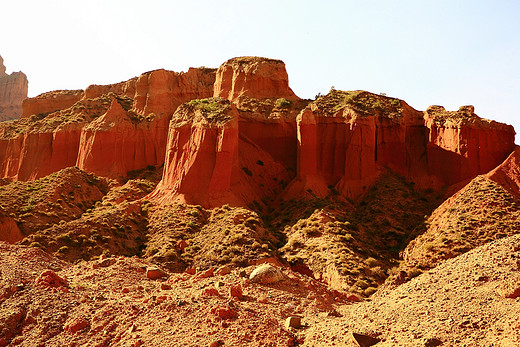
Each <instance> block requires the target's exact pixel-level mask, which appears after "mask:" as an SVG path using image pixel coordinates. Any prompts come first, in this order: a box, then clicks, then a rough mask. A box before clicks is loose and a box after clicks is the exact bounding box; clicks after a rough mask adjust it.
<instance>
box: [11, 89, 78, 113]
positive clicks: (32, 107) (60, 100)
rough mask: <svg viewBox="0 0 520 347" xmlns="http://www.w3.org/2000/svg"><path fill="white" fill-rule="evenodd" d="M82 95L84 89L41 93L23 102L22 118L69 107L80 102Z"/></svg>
mask: <svg viewBox="0 0 520 347" xmlns="http://www.w3.org/2000/svg"><path fill="white" fill-rule="evenodd" d="M82 96H83V90H56V91H53V92H48V93H43V94H40V95H38V96H37V97H35V98H28V99H25V100H24V101H23V104H22V108H23V112H22V116H21V117H20V118H26V117H30V116H31V115H33V114H34V115H38V114H45V113H51V112H54V111H58V110H63V109H66V108H69V107H71V106H72V105H74V104H75V103H76V102H78V101H79V100H80V99H81V98H82Z"/></svg>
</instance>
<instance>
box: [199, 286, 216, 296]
mask: <svg viewBox="0 0 520 347" xmlns="http://www.w3.org/2000/svg"><path fill="white" fill-rule="evenodd" d="M202 295H204V296H219V295H220V293H219V292H218V290H217V289H215V288H205V289H204V290H203V291H202Z"/></svg>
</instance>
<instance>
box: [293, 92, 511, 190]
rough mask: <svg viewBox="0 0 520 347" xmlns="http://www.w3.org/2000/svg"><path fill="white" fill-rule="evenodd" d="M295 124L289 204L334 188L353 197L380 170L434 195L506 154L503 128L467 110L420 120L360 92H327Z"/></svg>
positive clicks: (398, 104) (393, 102)
mask: <svg viewBox="0 0 520 347" xmlns="http://www.w3.org/2000/svg"><path fill="white" fill-rule="evenodd" d="M297 122H298V139H299V146H298V176H297V179H296V180H295V181H293V182H292V183H291V186H290V187H289V189H288V193H289V196H295V195H298V194H301V193H302V192H305V191H309V190H310V191H312V193H313V194H317V195H318V196H325V195H327V194H328V193H330V188H331V187H334V188H335V189H337V190H338V191H339V192H340V193H342V194H343V195H346V196H349V197H355V196H357V195H359V194H361V193H362V192H363V191H364V190H365V189H367V188H368V187H369V186H370V185H371V184H372V183H373V182H374V180H375V179H376V178H377V177H378V175H379V173H380V172H381V170H382V169H383V168H385V167H388V168H390V169H392V170H393V171H395V172H397V173H399V174H401V175H403V176H404V177H405V178H406V179H408V180H410V181H415V182H417V183H418V186H420V187H422V188H428V187H433V188H439V187H441V186H444V185H451V184H454V183H457V182H461V181H463V180H466V179H469V178H472V177H475V176H476V175H478V174H482V173H485V172H487V171H489V170H490V169H492V168H493V167H495V166H496V165H498V164H499V163H500V162H501V161H503V160H504V159H505V158H506V157H507V155H508V154H509V153H510V152H511V151H512V150H513V147H514V130H513V128H512V127H511V126H507V125H504V124H500V123H496V122H491V121H487V120H483V119H481V118H479V117H478V116H476V115H475V114H474V113H473V109H472V108H470V107H465V108H461V110H459V111H457V112H446V111H445V110H444V109H443V108H438V107H437V108H435V107H433V108H430V109H428V111H426V112H425V114H424V119H423V116H422V114H421V113H420V112H418V111H416V110H414V109H412V108H411V107H409V106H408V105H407V104H406V103H404V102H403V101H399V100H397V99H390V98H386V97H381V96H378V95H374V94H370V93H367V92H352V93H344V92H338V91H333V92H331V93H330V94H329V95H327V96H325V97H323V98H321V99H319V100H317V101H316V102H315V103H313V104H311V105H310V106H309V107H307V108H306V109H305V110H304V111H302V113H301V114H300V115H299V116H298V120H297Z"/></svg>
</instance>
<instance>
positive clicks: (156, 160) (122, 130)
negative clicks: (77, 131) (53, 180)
mask: <svg viewBox="0 0 520 347" xmlns="http://www.w3.org/2000/svg"><path fill="white" fill-rule="evenodd" d="M167 132H168V118H167V117H166V116H162V117H154V118H148V120H145V121H141V122H137V121H135V120H132V119H130V118H129V117H128V114H127V112H126V111H125V110H124V109H123V107H122V106H121V105H120V104H119V103H118V102H117V100H116V99H113V101H112V104H111V106H110V108H109V109H108V111H107V112H106V113H105V114H104V115H103V116H101V117H99V118H97V119H96V120H95V121H93V122H92V123H90V124H88V125H87V126H85V127H84V128H83V129H82V130H81V138H80V139H79V150H78V155H77V161H76V166H78V167H79V168H81V169H84V170H85V171H89V172H93V173H95V174H96V175H99V176H105V177H114V178H119V177H122V176H125V175H126V173H127V172H128V171H130V170H137V169H142V168H145V167H147V166H149V165H153V166H155V165H162V162H163V160H164V149H165V147H166V136H167Z"/></svg>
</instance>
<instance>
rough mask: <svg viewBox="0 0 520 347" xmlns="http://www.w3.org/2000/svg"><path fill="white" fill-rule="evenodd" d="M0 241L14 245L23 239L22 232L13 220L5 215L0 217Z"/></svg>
mask: <svg viewBox="0 0 520 347" xmlns="http://www.w3.org/2000/svg"><path fill="white" fill-rule="evenodd" d="M0 231H1V232H0V241H5V242H9V243H15V242H18V241H20V240H22V239H23V235H22V232H21V231H20V228H18V225H17V224H16V222H15V220H14V219H13V218H11V217H9V216H7V215H4V213H3V212H2V214H1V215H0Z"/></svg>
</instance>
